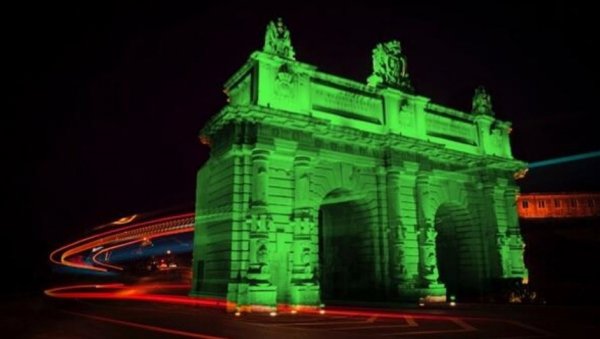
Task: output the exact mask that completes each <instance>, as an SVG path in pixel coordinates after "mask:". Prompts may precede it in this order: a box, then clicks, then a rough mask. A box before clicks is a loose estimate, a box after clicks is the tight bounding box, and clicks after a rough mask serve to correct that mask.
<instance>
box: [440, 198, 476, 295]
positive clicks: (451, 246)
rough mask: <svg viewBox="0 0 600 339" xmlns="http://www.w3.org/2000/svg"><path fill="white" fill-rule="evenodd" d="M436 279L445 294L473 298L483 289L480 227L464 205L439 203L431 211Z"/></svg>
mask: <svg viewBox="0 0 600 339" xmlns="http://www.w3.org/2000/svg"><path fill="white" fill-rule="evenodd" d="M435 229H436V231H437V237H436V241H435V243H436V257H437V262H438V270H439V280H440V281H441V282H442V283H444V285H446V291H447V294H448V296H456V297H457V298H458V299H460V300H476V299H478V298H479V297H480V296H481V293H482V289H483V276H484V274H483V273H484V272H483V266H484V265H483V263H484V249H483V241H482V236H481V230H480V228H479V227H478V225H477V223H476V222H475V220H474V219H473V217H472V216H471V214H470V213H469V211H468V210H467V208H466V207H464V206H463V205H460V204H458V203H452V202H447V203H443V204H441V205H440V206H439V207H438V209H437V212H436V214H435Z"/></svg>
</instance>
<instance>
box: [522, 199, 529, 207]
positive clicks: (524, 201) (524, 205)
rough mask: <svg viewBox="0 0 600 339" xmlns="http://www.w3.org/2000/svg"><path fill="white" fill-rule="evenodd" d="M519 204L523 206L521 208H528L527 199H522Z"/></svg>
mask: <svg viewBox="0 0 600 339" xmlns="http://www.w3.org/2000/svg"><path fill="white" fill-rule="evenodd" d="M521 206H523V208H528V207H529V202H528V201H527V200H523V201H521Z"/></svg>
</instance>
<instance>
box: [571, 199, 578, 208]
mask: <svg viewBox="0 0 600 339" xmlns="http://www.w3.org/2000/svg"><path fill="white" fill-rule="evenodd" d="M571 207H577V200H575V199H571Z"/></svg>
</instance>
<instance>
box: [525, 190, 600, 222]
mask: <svg viewBox="0 0 600 339" xmlns="http://www.w3.org/2000/svg"><path fill="white" fill-rule="evenodd" d="M517 206H518V211H519V217H521V218H524V219H549V218H585V217H600V193H527V194H521V195H519V198H518V203H517Z"/></svg>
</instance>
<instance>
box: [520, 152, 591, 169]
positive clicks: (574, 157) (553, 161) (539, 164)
mask: <svg viewBox="0 0 600 339" xmlns="http://www.w3.org/2000/svg"><path fill="white" fill-rule="evenodd" d="M596 157H600V151H593V152H587V153H582V154H577V155H569V156H566V157H560V158H554V159H548V160H542V161H536V162H532V163H530V164H529V168H538V167H545V166H552V165H558V164H563V163H567V162H572V161H578V160H583V159H589V158H596Z"/></svg>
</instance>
